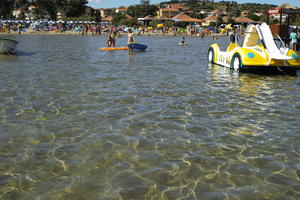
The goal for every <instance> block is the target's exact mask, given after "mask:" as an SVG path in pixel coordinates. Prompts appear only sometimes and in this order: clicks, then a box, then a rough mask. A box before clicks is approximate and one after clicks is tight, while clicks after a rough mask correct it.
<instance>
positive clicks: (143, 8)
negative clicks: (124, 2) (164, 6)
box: [127, 0, 158, 18]
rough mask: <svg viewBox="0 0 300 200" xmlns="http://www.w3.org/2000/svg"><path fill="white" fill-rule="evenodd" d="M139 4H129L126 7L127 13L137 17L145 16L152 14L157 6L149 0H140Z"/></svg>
mask: <svg viewBox="0 0 300 200" xmlns="http://www.w3.org/2000/svg"><path fill="white" fill-rule="evenodd" d="M140 3H141V4H139V5H134V6H129V7H128V9H127V13H128V15H130V16H132V17H135V18H139V17H146V16H148V15H154V14H155V12H156V11H157V10H158V7H157V6H155V5H150V1H149V0H148V1H146V0H141V2H140Z"/></svg>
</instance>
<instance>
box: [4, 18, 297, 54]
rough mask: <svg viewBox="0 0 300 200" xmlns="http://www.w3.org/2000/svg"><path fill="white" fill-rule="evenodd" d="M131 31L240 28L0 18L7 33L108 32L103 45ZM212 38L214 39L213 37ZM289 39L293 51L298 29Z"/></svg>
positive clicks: (223, 32) (202, 31)
mask: <svg viewBox="0 0 300 200" xmlns="http://www.w3.org/2000/svg"><path fill="white" fill-rule="evenodd" d="M129 30H130V31H132V33H135V34H137V35H148V36H150V35H152V34H160V35H175V36H177V35H188V36H198V37H200V38H203V37H204V36H205V35H207V34H220V35H227V36H229V35H230V33H231V32H232V31H235V30H238V32H241V31H242V29H241V28H237V29H236V28H233V29H231V30H226V29H224V27H202V26H199V25H198V26H186V27H179V26H171V27H165V26H164V27H147V26H132V27H128V26H125V25H119V26H112V25H110V24H108V23H96V22H94V21H92V22H83V21H78V22H73V21H66V22H65V21H57V22H54V21H43V20H41V21H13V20H11V21H0V33H11V32H15V33H18V34H22V33H25V32H30V33H32V32H43V33H44V32H50V33H65V32H68V33H70V32H72V33H75V34H79V35H103V34H105V35H108V39H107V46H108V47H114V46H116V42H115V41H116V38H118V37H120V35H121V34H127V33H129ZM213 39H217V38H216V37H213ZM288 39H289V40H290V48H291V49H293V50H297V46H299V41H300V29H295V28H292V29H291V30H290V34H289V35H288ZM181 45H186V43H185V39H184V38H183V39H182V41H181Z"/></svg>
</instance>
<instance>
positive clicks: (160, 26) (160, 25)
mask: <svg viewBox="0 0 300 200" xmlns="http://www.w3.org/2000/svg"><path fill="white" fill-rule="evenodd" d="M156 27H157V28H162V27H164V25H163V24H157V25H156Z"/></svg>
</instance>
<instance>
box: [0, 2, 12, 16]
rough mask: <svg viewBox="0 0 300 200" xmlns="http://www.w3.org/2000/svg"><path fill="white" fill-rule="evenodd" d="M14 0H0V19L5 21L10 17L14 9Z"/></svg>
mask: <svg viewBox="0 0 300 200" xmlns="http://www.w3.org/2000/svg"><path fill="white" fill-rule="evenodd" d="M14 3H15V1H14V0H1V3H0V18H3V19H7V18H9V17H11V16H12V11H13V9H14Z"/></svg>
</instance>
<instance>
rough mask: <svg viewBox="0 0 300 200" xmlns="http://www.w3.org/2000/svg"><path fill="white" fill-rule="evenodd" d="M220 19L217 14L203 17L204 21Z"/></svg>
mask: <svg viewBox="0 0 300 200" xmlns="http://www.w3.org/2000/svg"><path fill="white" fill-rule="evenodd" d="M217 20H218V17H217V16H208V17H206V18H204V19H203V21H209V22H216V21H217Z"/></svg>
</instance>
